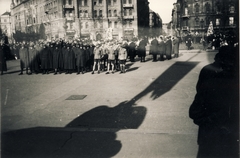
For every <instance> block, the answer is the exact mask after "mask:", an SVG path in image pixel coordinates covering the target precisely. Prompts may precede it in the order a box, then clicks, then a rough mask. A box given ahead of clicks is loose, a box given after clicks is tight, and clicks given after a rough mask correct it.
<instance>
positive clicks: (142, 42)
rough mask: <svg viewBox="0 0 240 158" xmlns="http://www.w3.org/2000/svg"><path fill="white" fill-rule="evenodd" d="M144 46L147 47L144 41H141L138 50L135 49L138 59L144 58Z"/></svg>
mask: <svg viewBox="0 0 240 158" xmlns="http://www.w3.org/2000/svg"><path fill="white" fill-rule="evenodd" d="M146 45H147V42H146V40H141V41H140V43H139V45H138V49H137V52H138V56H139V57H145V56H146Z"/></svg>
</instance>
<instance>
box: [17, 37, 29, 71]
mask: <svg viewBox="0 0 240 158" xmlns="http://www.w3.org/2000/svg"><path fill="white" fill-rule="evenodd" d="M19 56H20V69H21V72H20V74H19V75H22V74H23V69H24V68H26V74H28V69H29V53H28V48H27V45H26V43H25V41H23V42H22V45H21V48H20V50H19Z"/></svg>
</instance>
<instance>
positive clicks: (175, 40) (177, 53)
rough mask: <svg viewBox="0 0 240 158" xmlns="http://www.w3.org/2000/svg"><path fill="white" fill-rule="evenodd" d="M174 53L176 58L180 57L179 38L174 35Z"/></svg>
mask: <svg viewBox="0 0 240 158" xmlns="http://www.w3.org/2000/svg"><path fill="white" fill-rule="evenodd" d="M172 44H173V55H174V57H175V58H178V57H179V38H178V37H173V41H172Z"/></svg>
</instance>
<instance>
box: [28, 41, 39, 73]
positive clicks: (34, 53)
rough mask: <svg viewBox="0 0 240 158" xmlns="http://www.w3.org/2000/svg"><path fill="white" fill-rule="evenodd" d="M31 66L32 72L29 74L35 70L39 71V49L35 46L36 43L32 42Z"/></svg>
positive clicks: (30, 50)
mask: <svg viewBox="0 0 240 158" xmlns="http://www.w3.org/2000/svg"><path fill="white" fill-rule="evenodd" d="M28 52H29V68H30V73H29V75H31V74H32V73H33V72H34V73H38V66H39V65H38V59H37V57H38V55H37V50H36V49H35V48H34V43H33V42H30V45H29V49H28Z"/></svg>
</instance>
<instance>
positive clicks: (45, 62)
mask: <svg viewBox="0 0 240 158" xmlns="http://www.w3.org/2000/svg"><path fill="white" fill-rule="evenodd" d="M49 51H50V50H49V49H48V47H47V44H46V43H45V44H44V45H43V49H41V52H40V60H41V69H42V73H43V74H46V73H47V74H49V69H50V66H49V63H50V62H49V59H50V52H49Z"/></svg>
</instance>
